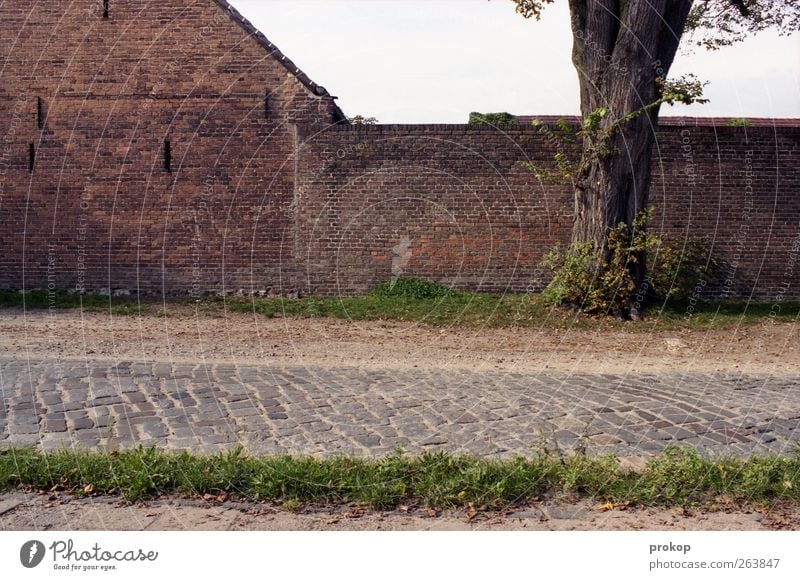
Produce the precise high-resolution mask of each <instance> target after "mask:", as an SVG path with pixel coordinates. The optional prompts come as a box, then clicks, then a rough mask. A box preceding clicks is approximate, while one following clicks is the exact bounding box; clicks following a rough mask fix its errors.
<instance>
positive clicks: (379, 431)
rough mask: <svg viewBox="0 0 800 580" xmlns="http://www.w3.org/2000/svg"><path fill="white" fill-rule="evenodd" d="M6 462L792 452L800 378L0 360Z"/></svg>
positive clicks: (799, 434) (0, 435)
mask: <svg viewBox="0 0 800 580" xmlns="http://www.w3.org/2000/svg"><path fill="white" fill-rule="evenodd" d="M0 387H2V391H1V392H2V397H3V399H2V406H0V419H2V420H1V421H0V447H8V446H11V445H31V444H36V445H40V446H41V447H42V448H43V449H57V448H62V447H75V448H94V447H101V448H106V449H121V448H130V447H135V446H138V445H157V446H159V447H165V448H170V449H180V450H184V449H188V450H195V451H202V452H215V451H222V450H226V449H231V448H232V447H235V446H237V445H241V446H243V447H244V448H245V449H247V450H249V451H251V452H252V453H302V454H308V455H315V456H330V455H341V454H354V455H383V454H386V453H392V452H393V450H394V449H395V448H396V447H397V446H401V447H403V448H404V449H405V450H407V451H410V452H419V451H423V450H430V449H437V450H438V449H447V450H451V451H458V452H466V453H473V454H476V455H489V456H513V455H520V454H521V455H529V454H531V453H533V452H534V451H536V450H537V448H539V447H541V446H542V445H547V446H552V447H554V448H558V449H560V450H562V451H567V452H569V451H575V450H585V451H586V452H587V453H589V454H590V455H592V454H599V453H605V452H613V453H616V454H618V455H620V456H643V455H649V454H653V453H658V452H659V451H661V450H663V449H664V447H665V446H666V445H670V444H684V445H691V446H693V447H696V448H697V449H699V450H700V451H701V452H702V453H705V454H718V453H726V454H739V455H749V454H763V453H783V452H789V451H790V450H792V449H794V448H795V447H796V446H797V445H798V444H800V376H775V375H770V376H747V375H741V374H735V373H732V374H717V375H708V374H685V375H678V374H673V375H648V374H641V375H629V376H614V375H567V374H557V373H538V374H524V373H520V372H501V371H492V372H477V371H464V370H459V371H447V372H446V371H444V370H435V369H434V370H423V369H410V370H405V371H390V370H366V369H357V368H350V367H341V368H329V367H318V368H317V367H312V366H305V367H301V366H295V367H293V366H266V365H265V366H235V365H231V364H209V365H204V364H197V365H185V364H182V365H174V366H173V365H170V364H168V363H154V364H149V365H148V364H143V363H127V362H122V363H116V364H115V363H113V362H102V361H97V362H91V363H89V364H87V363H86V362H80V363H77V362H76V363H70V362H64V361H60V362H58V363H56V361H52V360H40V361H20V360H13V359H0Z"/></svg>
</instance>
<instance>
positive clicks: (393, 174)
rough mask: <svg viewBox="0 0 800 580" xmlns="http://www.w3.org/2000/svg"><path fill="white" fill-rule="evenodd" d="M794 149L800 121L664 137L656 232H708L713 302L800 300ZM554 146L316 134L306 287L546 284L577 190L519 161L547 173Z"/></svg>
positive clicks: (453, 133)
mask: <svg viewBox="0 0 800 580" xmlns="http://www.w3.org/2000/svg"><path fill="white" fill-rule="evenodd" d="M799 143H800V127H798V126H794V127H785V126H781V127H776V128H769V127H749V128H746V129H745V128H735V127H725V126H721V127H714V126H694V125H688V124H687V125H686V126H680V125H670V126H665V127H663V128H661V129H660V130H659V134H658V145H657V148H656V151H655V162H654V165H653V167H654V175H653V178H654V179H653V185H652V190H651V202H652V204H653V205H654V206H655V208H656V215H655V221H654V230H655V231H656V232H658V233H660V234H662V235H664V236H666V237H668V238H671V239H673V240H676V241H682V240H689V239H694V238H701V237H706V238H708V239H709V240H710V241H711V242H712V244H713V246H712V248H713V251H714V253H715V254H717V255H720V256H723V257H724V258H725V259H726V261H727V268H726V270H725V271H724V272H723V273H722V275H721V277H720V280H719V284H718V286H719V287H718V288H717V290H716V292H717V293H718V294H721V295H725V296H729V297H733V296H750V295H751V294H752V295H757V296H761V297H777V296H784V297H788V296H800V264H796V263H797V261H798V251H799V250H800V191H799V190H800V170H799V167H800V163H798V161H800V149H799V148H798V146H799ZM559 148H561V150H563V145H561V144H559V143H557V142H556V141H553V140H550V139H548V138H547V137H546V136H544V135H542V134H540V133H539V132H538V131H537V130H536V129H535V128H533V127H524V128H514V129H507V130H502V131H500V130H496V129H493V128H490V127H483V128H482V127H470V126H465V125H464V126H461V125H450V126H448V125H429V126H372V127H369V126H366V127H351V128H349V127H337V128H332V129H329V130H327V131H325V132H324V133H322V134H318V135H315V136H313V137H310V138H309V139H308V140H306V141H305V142H304V145H303V147H302V149H301V155H300V162H299V168H300V169H299V175H298V180H297V193H296V196H297V198H298V203H297V206H298V213H297V220H296V227H297V235H296V237H295V243H296V249H295V255H296V256H297V258H298V263H299V265H300V268H301V270H302V271H303V273H304V278H303V283H304V287H303V291H304V292H306V293H320V294H338V293H342V294H352V293H358V292H363V291H365V290H367V289H369V288H370V287H372V286H374V285H375V284H377V283H380V282H383V281H386V280H388V279H391V277H392V276H395V275H399V274H402V275H408V276H423V277H428V278H433V279H436V280H439V281H441V282H443V283H445V284H451V285H454V286H456V287H461V288H469V289H478V290H482V291H490V292H503V291H512V292H521V291H525V290H526V289H533V290H536V289H541V288H542V287H543V286H544V285H545V284H546V282H547V277H546V273H545V272H543V271H541V270H540V269H539V268H538V267H537V265H538V264H539V263H540V261H541V259H542V257H543V255H544V253H546V252H547V250H548V249H549V248H551V247H553V246H554V245H556V244H562V245H563V244H566V243H567V242H568V241H569V236H570V231H571V224H572V207H573V206H572V194H571V192H570V190H569V189H568V188H565V187H563V186H558V185H553V184H546V183H542V182H540V181H539V180H537V179H536V178H535V177H534V175H533V174H532V173H531V172H530V171H528V170H527V169H525V168H523V167H522V166H521V165H520V164H519V162H520V161H522V160H527V161H532V162H534V163H536V164H537V165H540V166H552V159H553V155H554V154H555V153H556V152H558V151H559ZM573 153H574V152H573Z"/></svg>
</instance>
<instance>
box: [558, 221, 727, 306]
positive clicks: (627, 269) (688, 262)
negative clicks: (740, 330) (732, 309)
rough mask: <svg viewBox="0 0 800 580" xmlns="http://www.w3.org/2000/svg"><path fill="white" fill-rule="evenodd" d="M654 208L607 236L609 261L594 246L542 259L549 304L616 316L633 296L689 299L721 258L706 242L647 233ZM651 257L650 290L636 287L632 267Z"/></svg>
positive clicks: (575, 247)
mask: <svg viewBox="0 0 800 580" xmlns="http://www.w3.org/2000/svg"><path fill="white" fill-rule="evenodd" d="M651 215H652V212H651V210H646V211H643V212H641V213H640V214H639V216H637V218H636V219H635V220H634V223H633V225H632V226H630V225H628V224H625V223H620V224H619V225H617V227H616V228H614V229H613V230H611V232H610V233H609V235H608V249H609V252H608V253H609V257H608V259H603V257H602V256H601V255H600V254H599V253H598V252H597V251H595V250H594V249H593V248H592V245H591V244H588V243H586V244H572V245H570V246H569V247H567V248H566V249H565V250H562V249H560V248H556V249H555V250H553V251H551V252H550V253H548V254H547V255H546V256H545V258H544V260H543V261H542V267H544V268H546V269H548V270H550V271H551V272H552V280H551V282H550V284H549V285H548V286H547V288H545V290H544V292H543V298H544V300H545V302H546V303H547V304H551V305H556V306H560V305H567V304H568V305H572V306H576V307H578V308H579V309H580V310H581V311H583V312H586V313H604V314H618V313H620V312H623V311H624V310H625V309H627V308H628V307H629V306H630V305H631V304H632V303H633V302H634V301H635V300H638V299H644V298H647V299H652V298H659V299H662V300H668V299H677V300H682V299H687V298H691V297H692V296H694V295H695V294H696V292H697V289H698V288H703V287H705V286H706V284H707V283H708V282H709V281H710V280H711V279H712V278H713V277H714V276H715V275H716V273H717V272H718V270H719V267H720V261H719V260H718V259H717V258H715V257H714V256H712V255H711V252H710V248H709V245H708V243H707V242H706V241H705V240H692V241H688V242H685V243H682V244H678V243H674V242H671V241H668V240H666V239H663V238H661V237H659V236H656V235H654V234H651V233H648V231H647V226H648V224H649V222H650V220H651ZM642 256H646V257H647V264H648V273H647V285H646V288H644V289H640V288H637V284H636V280H635V279H634V277H633V275H632V274H631V269H632V266H633V265H635V264H636V263H637V262H638V261H639V260H641V257H642Z"/></svg>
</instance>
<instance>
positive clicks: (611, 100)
mask: <svg viewBox="0 0 800 580" xmlns="http://www.w3.org/2000/svg"><path fill="white" fill-rule="evenodd" d="M692 2H693V0H648V1H640V0H570V13H571V17H572V32H573V40H574V44H573V54H572V60H573V64H574V65H575V68H576V69H577V71H578V76H579V80H580V94H581V113H582V116H583V118H584V119H586V118H587V117H589V116H590V115H591V114H592V113H593V112H596V111H597V110H598V109H601V108H605V109H607V110H608V111H609V113H608V114H607V115H606V116H605V117H603V118H602V120H601V121H600V126H599V129H598V131H596V132H590V133H588V134H587V135H586V136H585V137H584V140H583V151H582V160H581V164H580V166H579V171H578V174H577V175H576V176H575V222H574V227H573V232H572V241H573V242H574V243H587V242H588V243H591V244H592V247H593V248H594V249H595V250H596V251H598V252H599V254H600V255H601V256H602V257H603V258H605V259H608V257H609V248H608V234H609V231H610V230H611V229H613V228H614V227H616V226H617V225H618V224H619V223H626V224H629V225H632V224H633V221H634V219H635V217H636V215H637V214H638V213H639V212H640V211H642V210H643V209H645V208H647V205H648V194H649V189H650V159H651V155H652V151H653V145H654V143H655V139H656V126H657V123H658V113H659V110H658V107H653V108H651V109H649V110H648V111H647V112H643V113H640V114H638V115H634V116H633V117H632V118H630V119H629V120H626V121H624V122H622V123H620V122H619V120H620V119H621V118H623V117H626V115H630V114H631V113H635V112H636V111H641V110H642V109H643V108H644V107H646V106H648V105H652V104H653V103H655V102H656V101H657V100H658V99H659V98H660V97H661V95H660V92H659V86H658V83H657V79H658V78H662V79H664V78H666V76H667V73H668V72H669V69H670V66H671V65H672V62H673V60H674V58H675V53H676V51H677V48H678V44H679V42H680V38H681V35H682V34H683V30H684V26H685V23H686V18H687V16H688V14H689V10H690V9H691V7H692ZM645 258H646V256H639V260H638V261H637V263H635V264H632V265H631V274H632V276H633V279H634V280H635V281H636V284H637V288H639V289H640V291H646V288H645V284H646V268H647V265H646V260H645ZM641 304H642V302H641V301H637V302H636V303H635V304H632V305H631V308H630V312H629V314H630V315H631V316H633V317H637V316H640V315H641Z"/></svg>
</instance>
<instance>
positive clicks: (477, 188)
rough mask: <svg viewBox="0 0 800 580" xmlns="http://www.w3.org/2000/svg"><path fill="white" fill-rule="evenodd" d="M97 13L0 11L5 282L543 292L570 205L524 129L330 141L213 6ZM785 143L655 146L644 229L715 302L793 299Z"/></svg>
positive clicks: (397, 133) (97, 287) (423, 131)
mask: <svg viewBox="0 0 800 580" xmlns="http://www.w3.org/2000/svg"><path fill="white" fill-rule="evenodd" d="M100 5H101V2H99V1H97V0H83V1H74V0H70V1H68V0H50V1H48V2H36V3H30V2H13V3H10V2H5V3H3V4H2V5H1V6H0V30H2V35H3V36H2V38H3V40H4V42H3V43H2V44H0V60H1V61H2V62H3V63H4V64H3V68H2V71H1V72H0V81H1V82H0V225H1V226H2V227H0V247H2V252H1V253H0V288H11V289H23V288H24V289H32V288H45V287H47V286H48V285H51V286H52V287H54V288H60V289H75V288H81V289H84V290H86V291H95V292H98V291H105V292H118V293H127V292H131V293H136V292H141V293H143V294H161V293H166V294H183V295H185V294H187V293H205V292H221V291H228V292H238V291H244V292H276V293H277V292H280V293H284V294H288V293H292V292H294V291H296V290H299V291H300V292H301V293H303V294H309V293H317V294H329V295H330V294H340V293H341V294H352V293H357V292H363V291H365V290H368V289H369V288H370V287H372V286H374V285H375V284H377V283H379V282H382V281H385V280H388V279H390V278H391V277H392V276H394V275H398V274H403V275H414V276H423V277H427V278H433V279H436V280H439V281H441V282H444V283H447V284H452V285H455V286H458V287H462V288H472V289H479V290H485V291H492V292H502V291H506V290H510V291H515V292H517V291H524V290H526V289H528V288H531V289H538V288H541V287H542V286H543V285H544V284H545V283H546V276H545V274H544V273H543V272H541V271H540V270H539V269H538V267H537V264H538V263H539V262H540V260H541V257H542V255H543V254H544V252H546V251H547V249H548V248H550V247H552V246H553V245H555V244H557V243H559V242H560V243H565V242H566V241H567V240H568V237H569V231H570V228H571V212H572V195H571V193H570V191H569V190H568V189H567V188H564V187H561V186H557V185H548V184H543V183H540V182H538V181H537V180H536V179H534V177H533V175H532V174H531V173H530V172H529V171H527V170H526V169H524V168H522V167H520V165H519V161H520V160H524V159H529V160H533V161H536V162H537V163H541V164H547V163H550V162H551V161H552V157H553V154H554V153H555V152H556V145H555V143H553V142H550V141H548V140H547V139H546V138H545V137H543V136H542V135H540V134H538V133H537V132H536V130H535V129H533V128H530V127H528V128H518V129H515V130H512V131H508V132H506V133H502V132H499V131H496V130H494V129H491V128H475V127H467V126H442V125H435V126H377V127H353V128H348V127H333V128H328V129H327V130H326V127H328V125H329V124H330V123H331V122H334V121H336V120H337V118H338V115H339V112H338V109H336V107H335V104H334V101H333V99H332V98H331V97H329V96H327V93H324V92H323V91H320V90H318V89H317V88H316V87H315V86H313V84H309V81H307V79H305V77H303V76H302V75H301V76H300V77H298V76H296V75H295V74H293V72H294V66H293V65H292V64H291V63H289V62H286V61H282V60H279V59H282V56H281V55H280V54H279V53H273V52H272V51H271V49H270V48H269V46H268V45H267V46H265V43H266V42H267V41H265V40H263V39H261V40H259V39H258V38H255V37H253V35H252V34H253V31H252V30H250V29H248V28H247V26H246V25H242V24H241V23H239V22H237V21H236V17H235V15H233V17H232V16H231V14H229V13H228V12H227V11H226V9H224V7H223V6H222V5H221V4H219V3H217V2H215V1H214V0H196V1H195V0H162V1H161V2H158V3H153V2H148V1H145V0H125V1H122V0H112V1H111V3H110V8H111V13H110V18H109V19H108V20H104V19H102V18H101V16H100ZM153 5H157V6H156V7H155V8H153V7H151V6H153ZM287 67H288V69H291V72H290V70H288V69H287ZM268 91H269V92H270V98H269V105H268V109H269V110H268V112H267V114H265V110H264V98H265V95H266V93H267V92H268ZM39 103H41V110H42V113H43V115H42V118H41V121H42V126H41V127H40V126H39V121H40V119H39V114H38V110H39V107H40V105H39ZM166 139H169V140H170V142H171V151H172V172H170V173H168V172H166V171H165V170H164V165H163V157H164V141H165V140H166ZM798 141H800V128H798V127H796V126H795V127H791V126H781V127H777V128H775V129H774V130H773V129H770V128H766V127H755V128H748V129H743V128H727V127H717V128H714V127H695V126H692V127H686V128H685V129H684V128H682V127H678V126H671V127H665V128H664V129H662V130H661V131H660V133H659V140H658V143H659V145H658V150H657V151H656V162H655V164H654V169H655V173H656V174H655V182H654V184H653V190H652V201H653V203H654V204H655V206H656V207H657V209H658V211H659V213H658V215H657V219H656V224H655V228H656V229H657V230H658V231H660V232H662V233H667V234H669V235H671V236H673V237H677V238H679V239H680V238H685V237H689V238H691V237H700V236H709V237H710V238H712V239H713V241H714V249H715V251H716V252H717V253H720V254H722V255H724V256H725V257H726V258H727V259H728V262H729V264H730V265H731V268H730V270H729V271H728V272H726V273H725V275H724V276H723V280H722V281H721V287H720V291H722V292H724V293H726V295H730V296H734V295H738V296H748V295H750V294H755V295H759V296H765V297H777V296H782V297H788V296H800V282H799V279H800V265H797V258H798V251H800V247H798V246H800V238H798V236H799V235H800V231H798V228H799V226H800V203H798V201H800V200H798V189H799V187H798V186H799V185H800V183H798V181H799V178H798V166H800V159H799V158H798V157H799V156H800V153H798ZM301 143H302V145H300V144H301ZM30 144H33V145H34V148H35V151H36V162H35V167H34V170H33V172H29V167H28V163H29V159H28V157H29V146H30ZM298 146H300V152H299V154H297V147H298ZM734 266H735V268H734Z"/></svg>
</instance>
